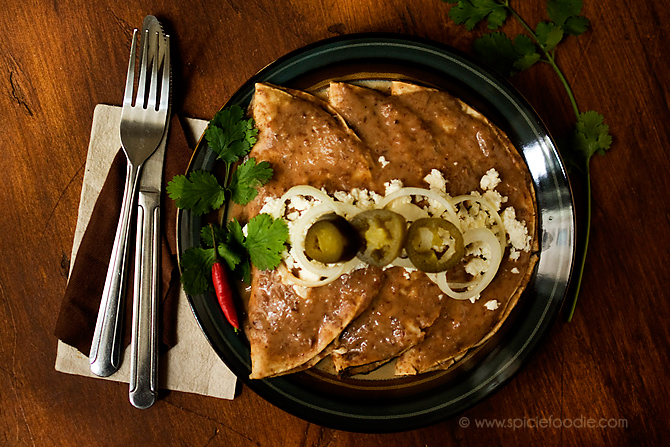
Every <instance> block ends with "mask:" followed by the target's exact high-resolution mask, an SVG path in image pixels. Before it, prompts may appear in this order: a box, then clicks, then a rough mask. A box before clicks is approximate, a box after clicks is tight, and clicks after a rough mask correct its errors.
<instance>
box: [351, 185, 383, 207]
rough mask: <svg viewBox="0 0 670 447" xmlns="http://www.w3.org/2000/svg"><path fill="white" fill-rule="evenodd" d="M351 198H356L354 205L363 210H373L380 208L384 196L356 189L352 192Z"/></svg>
mask: <svg viewBox="0 0 670 447" xmlns="http://www.w3.org/2000/svg"><path fill="white" fill-rule="evenodd" d="M351 196H352V197H353V198H354V201H353V203H354V205H356V206H357V207H359V208H360V209H362V210H371V209H375V208H378V206H377V204H378V203H379V202H380V201H381V199H382V196H381V195H379V194H377V193H376V192H374V191H368V190H367V189H360V188H354V189H352V190H351Z"/></svg>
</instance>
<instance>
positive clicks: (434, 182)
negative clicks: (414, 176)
mask: <svg viewBox="0 0 670 447" xmlns="http://www.w3.org/2000/svg"><path fill="white" fill-rule="evenodd" d="M423 180H424V181H425V182H426V183H428V186H429V187H430V189H437V190H438V191H442V192H446V191H447V180H446V179H445V178H444V176H443V175H442V173H441V172H440V171H438V170H437V169H433V170H431V171H430V174H428V175H427V176H425V177H424V178H423Z"/></svg>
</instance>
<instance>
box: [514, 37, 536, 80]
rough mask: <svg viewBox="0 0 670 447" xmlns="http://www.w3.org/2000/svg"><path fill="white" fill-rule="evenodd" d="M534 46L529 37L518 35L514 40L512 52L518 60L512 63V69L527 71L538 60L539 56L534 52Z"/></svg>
mask: <svg viewBox="0 0 670 447" xmlns="http://www.w3.org/2000/svg"><path fill="white" fill-rule="evenodd" d="M535 50H536V48H535V44H534V43H533V41H532V40H531V38H530V37H528V36H526V35H525V34H519V35H518V36H516V38H515V39H514V51H515V52H516V53H517V55H518V59H517V60H516V61H514V64H513V65H514V68H515V69H516V70H518V71H524V70H528V69H529V68H530V67H532V66H533V65H535V63H536V62H537V61H539V60H540V55H539V54H538V53H537V51H535Z"/></svg>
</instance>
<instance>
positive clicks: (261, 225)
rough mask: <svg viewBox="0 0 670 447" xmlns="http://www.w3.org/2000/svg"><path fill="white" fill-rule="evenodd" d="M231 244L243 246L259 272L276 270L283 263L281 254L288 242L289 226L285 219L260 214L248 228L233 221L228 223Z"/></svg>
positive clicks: (251, 221)
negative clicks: (244, 229) (243, 227)
mask: <svg viewBox="0 0 670 447" xmlns="http://www.w3.org/2000/svg"><path fill="white" fill-rule="evenodd" d="M228 232H229V234H230V236H231V243H235V244H239V245H241V246H243V247H244V248H245V249H246V250H247V252H248V253H249V258H250V260H251V263H252V264H254V265H255V266H256V267H257V268H258V269H259V270H268V269H274V268H276V267H277V266H278V265H279V263H280V262H281V253H282V252H283V251H284V244H285V243H286V241H287V240H288V226H287V225H286V222H285V221H284V220H283V219H273V218H272V216H270V215H269V214H267V213H262V214H258V215H257V216H255V217H254V218H252V219H251V220H250V221H249V223H248V224H247V226H246V233H247V234H246V236H245V234H244V231H243V229H242V226H241V225H240V223H239V222H238V221H237V219H233V220H232V221H230V222H229V223H228Z"/></svg>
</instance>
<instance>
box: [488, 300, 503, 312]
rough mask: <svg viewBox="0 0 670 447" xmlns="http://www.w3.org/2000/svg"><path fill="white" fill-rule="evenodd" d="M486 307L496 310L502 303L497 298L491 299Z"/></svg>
mask: <svg viewBox="0 0 670 447" xmlns="http://www.w3.org/2000/svg"><path fill="white" fill-rule="evenodd" d="M484 307H486V308H487V309H488V310H496V309H497V308H498V307H500V303H498V301H497V300H490V301H487V302H486V303H485V304H484Z"/></svg>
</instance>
